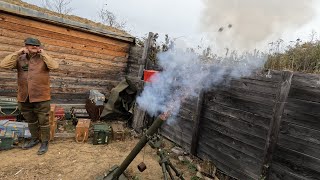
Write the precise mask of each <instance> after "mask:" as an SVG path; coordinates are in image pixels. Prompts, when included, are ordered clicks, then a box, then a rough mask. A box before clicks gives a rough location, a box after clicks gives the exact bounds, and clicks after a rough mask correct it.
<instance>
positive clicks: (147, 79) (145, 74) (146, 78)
mask: <svg viewBox="0 0 320 180" xmlns="http://www.w3.org/2000/svg"><path fill="white" fill-rule="evenodd" d="M158 72H159V71H155V70H144V71H143V80H144V82H152V76H154V75H155V74H156V73H158Z"/></svg>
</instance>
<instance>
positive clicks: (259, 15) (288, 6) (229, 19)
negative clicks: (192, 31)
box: [201, 0, 316, 50]
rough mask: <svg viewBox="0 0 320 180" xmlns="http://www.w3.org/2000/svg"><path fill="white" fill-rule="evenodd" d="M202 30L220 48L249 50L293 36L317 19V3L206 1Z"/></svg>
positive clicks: (311, 0) (298, 0)
mask: <svg viewBox="0 0 320 180" xmlns="http://www.w3.org/2000/svg"><path fill="white" fill-rule="evenodd" d="M203 2H204V12H203V14H202V20H201V30H202V31H204V32H206V34H207V35H208V36H209V37H210V39H211V41H212V42H214V43H215V44H216V47H217V48H221V49H223V48H229V49H235V50H248V49H254V48H259V49H260V48H261V47H263V46H264V45H265V44H267V43H269V42H268V41H273V40H274V39H279V38H281V36H282V35H284V33H285V34H286V35H288V34H290V33H294V31H296V30H297V29H299V28H301V27H302V26H303V25H306V24H307V23H308V22H310V21H311V20H312V19H313V18H314V17H315V14H316V12H315V9H314V6H315V2H316V1H315V0H305V1H303V0H203Z"/></svg>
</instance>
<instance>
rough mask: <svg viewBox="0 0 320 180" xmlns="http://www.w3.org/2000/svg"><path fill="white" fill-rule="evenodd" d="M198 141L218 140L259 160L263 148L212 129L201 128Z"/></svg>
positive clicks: (214, 141) (261, 156) (260, 160)
mask: <svg viewBox="0 0 320 180" xmlns="http://www.w3.org/2000/svg"><path fill="white" fill-rule="evenodd" d="M199 142H206V143H208V144H215V143H216V142H219V143H222V144H224V145H226V146H229V147H230V148H232V149H235V150H237V151H240V152H242V153H243V154H246V155H247V156H250V157H252V158H255V159H256V160H257V161H259V162H262V158H263V150H261V149H258V148H256V147H254V146H251V145H248V144H245V143H243V142H241V141H238V140H236V139H233V138H231V137H229V136H228V135H224V134H222V133H220V132H218V131H216V130H213V129H208V128H201V133H200V140H199ZM199 148H201V146H199ZM259 166H260V165H259Z"/></svg>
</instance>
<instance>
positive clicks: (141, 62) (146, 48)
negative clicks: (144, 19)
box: [138, 32, 153, 77]
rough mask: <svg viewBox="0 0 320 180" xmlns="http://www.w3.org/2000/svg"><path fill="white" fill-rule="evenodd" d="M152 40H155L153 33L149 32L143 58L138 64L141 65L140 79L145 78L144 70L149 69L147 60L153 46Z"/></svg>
mask: <svg viewBox="0 0 320 180" xmlns="http://www.w3.org/2000/svg"><path fill="white" fill-rule="evenodd" d="M152 39H153V33H152V32H149V35H148V39H146V41H145V42H144V48H143V53H142V58H141V60H140V61H139V62H138V64H139V65H140V66H139V73H138V77H142V76H143V70H144V69H147V68H148V67H147V59H148V55H149V52H150V48H151V46H152V44H151V42H152Z"/></svg>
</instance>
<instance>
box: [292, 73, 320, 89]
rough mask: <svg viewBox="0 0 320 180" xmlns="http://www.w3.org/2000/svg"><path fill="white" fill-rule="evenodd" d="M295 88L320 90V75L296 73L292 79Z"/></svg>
mask: <svg viewBox="0 0 320 180" xmlns="http://www.w3.org/2000/svg"><path fill="white" fill-rule="evenodd" d="M292 85H293V87H299V88H307V89H308V88H320V74H306V73H299V72H295V73H294V76H293V79H292Z"/></svg>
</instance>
